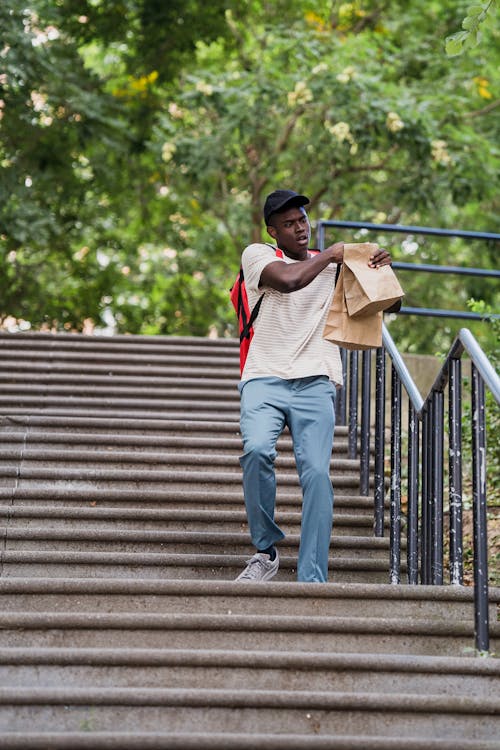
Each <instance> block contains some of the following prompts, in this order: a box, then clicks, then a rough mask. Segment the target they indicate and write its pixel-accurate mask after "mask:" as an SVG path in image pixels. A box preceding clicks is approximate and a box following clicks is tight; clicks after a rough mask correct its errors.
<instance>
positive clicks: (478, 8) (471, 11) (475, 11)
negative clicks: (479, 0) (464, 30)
mask: <svg viewBox="0 0 500 750" xmlns="http://www.w3.org/2000/svg"><path fill="white" fill-rule="evenodd" d="M484 11H485V8H484V5H471V6H470V8H467V15H468V16H480V15H481V13H484Z"/></svg>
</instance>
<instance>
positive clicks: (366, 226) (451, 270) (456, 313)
mask: <svg viewBox="0 0 500 750" xmlns="http://www.w3.org/2000/svg"><path fill="white" fill-rule="evenodd" d="M327 227H332V228H336V229H353V230H366V231H368V232H370V231H372V232H392V233H396V234H406V235H422V236H433V237H449V238H454V237H456V238H459V239H467V240H479V241H483V242H485V241H486V242H500V234H496V233H494V232H470V231H464V230H460V229H439V228H436V227H419V226H405V225H404V224H371V223H370V222H362V221H340V220H337V219H330V220H326V219H321V220H320V221H318V223H317V226H316V241H317V246H318V247H319V248H320V249H321V250H323V249H324V247H325V229H326V228H327ZM392 266H393V268H395V269H396V270H398V269H399V270H401V271H403V272H404V271H411V272H412V273H415V272H421V273H445V274H448V275H462V276H472V277H490V278H496V279H500V271H497V270H494V269H487V268H470V267H465V266H447V265H446V266H445V265H431V264H428V263H403V262H401V261H395V262H394V263H393V264H392ZM398 314H399V315H419V316H422V315H424V316H426V317H427V316H431V317H435V318H457V319H462V320H482V319H484V317H485V316H484V315H482V314H481V313H476V312H472V311H470V310H442V309H435V308H427V307H408V306H405V305H403V307H401V309H400V310H399V312H398ZM489 317H493V318H500V315H497V314H493V315H489Z"/></svg>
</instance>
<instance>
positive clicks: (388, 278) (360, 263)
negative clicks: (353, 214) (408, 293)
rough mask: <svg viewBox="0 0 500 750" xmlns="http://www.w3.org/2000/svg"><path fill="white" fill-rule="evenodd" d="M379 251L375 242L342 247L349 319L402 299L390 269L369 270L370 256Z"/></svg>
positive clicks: (398, 284)
mask: <svg viewBox="0 0 500 750" xmlns="http://www.w3.org/2000/svg"><path fill="white" fill-rule="evenodd" d="M376 250H378V245H377V244H376V243H374V242H356V243H351V244H346V245H344V268H343V273H344V294H345V302H346V306H347V312H348V313H349V315H350V317H351V318H353V317H359V316H361V315H363V316H364V315H372V314H373V313H376V312H379V311H380V310H386V309H387V308H388V307H391V306H392V305H393V304H394V303H395V302H397V301H398V300H400V299H401V298H402V297H403V296H404V292H403V290H402V288H401V285H400V283H399V281H398V280H397V278H396V275H395V273H394V271H393V270H392V268H391V267H390V266H379V268H370V266H369V265H368V261H369V259H370V256H371V255H373V253H374V252H375V251H376Z"/></svg>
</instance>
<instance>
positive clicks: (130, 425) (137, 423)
mask: <svg viewBox="0 0 500 750" xmlns="http://www.w3.org/2000/svg"><path fill="white" fill-rule="evenodd" d="M5 424H8V425H11V424H19V425H27V426H29V427H30V428H32V427H39V426H40V425H46V426H58V427H61V426H67V427H71V428H82V427H87V428H95V427H104V428H106V429H108V430H109V429H110V428H113V427H114V428H116V429H119V428H120V427H121V428H123V429H135V430H139V429H140V430H143V431H144V430H148V431H149V430H158V429H162V428H163V429H164V430H171V429H179V430H182V431H183V432H190V431H196V430H203V431H204V432H210V433H213V431H214V426H215V428H216V430H215V431H216V432H217V431H219V432H231V433H233V432H234V431H236V433H237V434H239V427H240V426H239V418H238V419H232V420H226V421H221V420H217V421H216V422H214V423H213V424H211V423H210V421H209V420H206V419H203V420H197V419H185V416H184V419H183V420H179V419H169V418H165V417H162V416H159V417H157V418H155V419H151V418H150V419H144V418H143V417H140V416H134V417H132V418H128V419H123V418H116V417H114V418H111V419H109V418H103V417H101V416H97V417H88V416H82V415H78V416H70V415H67V416H58V415H49V414H9V415H5V414H4V415H0V427H1V426H2V425H5ZM284 434H285V437H289V433H288V432H285V433H284ZM337 434H338V435H342V436H347V435H348V428H347V426H345V425H338V426H337V427H336V435H337Z"/></svg>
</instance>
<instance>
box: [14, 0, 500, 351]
mask: <svg viewBox="0 0 500 750" xmlns="http://www.w3.org/2000/svg"><path fill="white" fill-rule="evenodd" d="M483 5H485V4H483ZM467 7H468V6H466V5H465V4H464V3H456V2H452V0H431V1H428V0H427V1H426V0H411V2H402V1H401V2H399V1H398V0H392V2H382V0H363V1H361V0H360V1H359V2H351V3H340V2H326V1H325V0H322V1H320V2H312V1H309V0H305V2H304V1H303V2H300V3H299V2H298V1H297V0H293V1H290V0H287V2H286V3H285V2H283V1H282V0H277V2H275V3H272V4H269V3H265V2H260V1H258V0H252V2H236V1H235V2H232V3H227V2H224V3H222V2H218V1H217V2H215V1H214V2H211V3H209V4H203V3H201V2H197V1H195V0H189V2H180V0H175V2H168V3H165V2H161V0H109V1H108V2H105V1H104V0H71V2H70V0H56V2H50V1H49V0H31V1H30V2H26V3H22V2H20V0H9V2H8V4H7V7H6V6H5V5H3V6H2V7H1V8H0V23H1V27H2V29H3V30H4V34H3V42H2V44H3V47H2V49H0V61H1V63H2V73H1V75H0V86H1V93H0V102H1V104H0V116H1V122H0V127H1V135H0V170H1V171H0V174H1V177H2V179H1V181H0V191H1V192H0V199H1V204H2V210H1V214H0V242H1V247H2V253H1V257H0V293H1V299H2V302H1V309H0V316H1V317H2V318H7V317H10V318H14V319H16V320H18V321H19V320H24V321H27V323H26V324H25V325H28V324H30V325H32V326H33V327H42V326H48V327H55V328H64V327H66V328H71V329H76V330H82V329H84V328H85V327H86V326H89V325H90V326H94V325H96V326H98V327H102V326H103V325H104V324H111V325H112V327H114V328H115V329H116V330H120V331H128V332H147V333H156V332H159V333H179V334H197V335H204V334H206V333H207V332H209V331H213V332H217V333H218V334H219V335H224V334H226V333H234V323H233V312H232V310H231V308H230V305H229V304H228V295H227V290H228V287H229V286H230V284H231V281H232V278H233V277H234V274H235V272H236V270H237V267H238V265H239V255H240V253H241V250H242V248H243V247H244V246H245V244H247V243H248V241H250V240H252V239H258V238H260V237H262V236H263V228H262V220H261V205H262V203H263V200H264V197H265V195H266V193H267V192H268V191H270V190H272V189H274V188H275V187H278V186H290V187H292V188H295V189H297V190H300V191H302V192H306V194H308V195H310V197H311V198H312V205H311V217H312V219H313V220H317V219H319V218H323V219H326V218H339V219H345V220H362V221H372V222H373V221H374V222H399V223H407V224H421V225H436V226H442V227H454V226H458V227H460V228H462V229H478V230H489V231H495V229H497V227H498V224H497V218H496V217H498V186H497V176H498V172H499V169H498V167H499V159H498V118H496V117H495V116H494V115H495V109H496V107H497V106H498V104H499V103H500V100H499V99H498V91H497V87H498V76H497V71H498V62H499V59H498V58H499V54H498V32H497V31H496V30H495V28H494V27H493V26H492V25H491V24H490V26H489V27H488V28H487V29H486V30H485V33H484V36H483V40H482V43H481V45H479V46H477V47H474V48H469V50H468V53H467V55H460V57H456V58H453V59H450V58H448V57H447V56H446V55H445V54H444V53H443V40H444V39H445V38H446V37H447V36H449V35H450V34H451V33H452V32H453V31H454V30H455V29H456V28H457V24H458V25H459V24H460V22H461V19H462V18H463V17H464V14H465V13H467V12H468V14H469V16H472V15H473V13H472V11H471V10H470V9H469V11H467ZM477 18H478V19H479V14H477ZM481 22H482V21H481ZM342 237H343V238H345V239H346V240H348V239H350V237H348V236H347V235H346V234H345V233H343V234H342ZM333 238H334V237H333V236H332V237H331V239H332V240H333ZM370 239H372V238H371V237H370ZM377 239H380V241H381V242H383V243H384V244H385V245H386V246H388V247H390V249H391V251H392V252H393V254H394V255H395V257H396V258H398V259H403V260H408V259H411V260H415V261H416V262H417V261H425V262H436V263H446V264H452V265H472V266H486V267H495V263H496V255H495V253H496V252H497V250H496V249H494V248H492V247H488V246H484V245H479V244H477V243H476V244H475V245H470V244H465V243H463V242H460V241H456V242H453V243H450V242H448V243H446V244H441V245H440V244H439V243H437V242H430V241H424V242H421V241H419V242H418V244H417V247H416V248H415V244H416V243H415V241H414V238H404V241H403V242H401V243H395V240H394V237H384V236H380V237H379V238H377ZM403 281H405V279H403ZM472 296H474V297H476V298H480V297H482V298H483V299H485V301H486V302H489V303H490V304H493V305H494V297H493V287H492V285H491V284H488V283H487V282H484V283H483V284H478V283H477V281H476V282H475V283H474V284H473V285H464V284H463V281H460V282H458V281H457V280H456V279H443V280H442V281H440V283H439V285H432V286H431V285H430V284H429V282H428V278H421V277H418V276H417V275H415V276H414V277H413V276H412V277H411V279H410V280H409V282H408V300H407V303H408V304H415V305H424V304H425V305H428V306H434V307H450V306H451V305H452V304H456V305H457V306H459V307H462V308H464V307H465V304H466V300H467V299H468V298H469V297H472ZM446 300H448V301H446ZM391 325H393V326H394V327H395V331H396V332H397V336H396V338H397V337H398V336H399V338H400V341H401V342H403V344H404V346H406V347H407V348H413V349H415V350H418V351H425V350H429V346H436V347H439V346H440V344H439V342H436V343H435V344H434V343H433V344H430V340H431V339H432V335H430V334H429V331H430V330H431V328H432V327H433V326H434V328H435V322H433V321H429V322H426V323H425V325H424V324H422V326H419V330H418V331H416V330H415V327H414V326H412V324H411V322H410V321H409V320H408V319H406V321H405V319H404V318H403V317H402V316H401V317H400V318H399V319H398V320H397V321H394V322H393V323H391ZM450 327H451V326H450Z"/></svg>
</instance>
